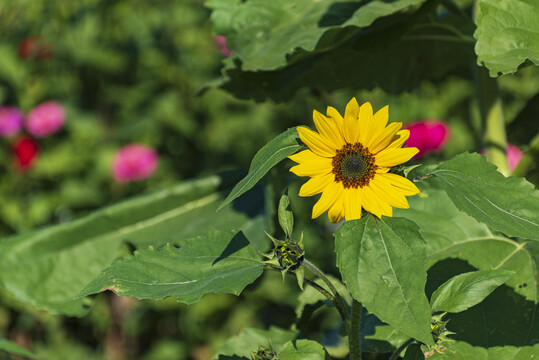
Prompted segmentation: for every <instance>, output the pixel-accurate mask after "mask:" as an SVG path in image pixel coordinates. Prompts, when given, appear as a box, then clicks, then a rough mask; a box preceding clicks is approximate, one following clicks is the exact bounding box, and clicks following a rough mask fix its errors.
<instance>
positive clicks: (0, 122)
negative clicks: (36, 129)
mask: <svg viewBox="0 0 539 360" xmlns="http://www.w3.org/2000/svg"><path fill="white" fill-rule="evenodd" d="M22 119H23V114H22V112H20V110H19V109H17V108H16V107H14V106H0V136H2V137H10V136H13V135H16V134H17V133H18V132H19V131H21V128H22Z"/></svg>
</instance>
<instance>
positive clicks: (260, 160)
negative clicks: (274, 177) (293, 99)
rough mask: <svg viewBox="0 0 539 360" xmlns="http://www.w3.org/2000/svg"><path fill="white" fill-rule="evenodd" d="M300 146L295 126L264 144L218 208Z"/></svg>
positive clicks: (242, 191)
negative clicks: (243, 175)
mask: <svg viewBox="0 0 539 360" xmlns="http://www.w3.org/2000/svg"><path fill="white" fill-rule="evenodd" d="M302 146H303V145H302V143H301V141H300V139H299V135H298V132H297V130H296V128H291V129H288V130H287V131H285V132H284V133H282V134H280V135H279V136H277V137H276V138H274V139H273V140H271V141H270V142H269V143H267V144H266V145H264V146H263V147H262V149H260V150H258V152H257V153H256V155H255V157H254V158H253V161H252V162H251V166H250V167H249V173H248V174H247V176H246V177H244V178H243V179H242V180H241V181H240V182H239V183H237V184H236V186H234V189H232V191H231V192H230V194H229V195H228V196H227V198H226V200H225V201H223V203H222V204H221V205H220V206H219V209H222V208H223V207H225V206H226V205H228V204H230V203H231V202H232V201H233V200H234V199H236V198H237V197H239V196H241V195H242V194H244V193H245V192H247V191H248V190H249V189H251V188H252V187H253V186H255V185H256V183H257V182H258V181H260V179H262V177H263V176H264V175H266V173H267V172H268V171H269V170H270V169H271V168H272V167H274V166H275V165H277V164H278V163H279V162H280V161H281V160H283V159H285V158H286V157H287V156H289V155H292V154H293V153H295V152H296V151H298V150H299V149H300V148H301V147H302Z"/></svg>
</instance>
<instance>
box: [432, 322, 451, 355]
mask: <svg viewBox="0 0 539 360" xmlns="http://www.w3.org/2000/svg"><path fill="white" fill-rule="evenodd" d="M445 314H447V313H443V314H439V315H433V316H432V317H431V320H430V329H431V330H430V332H431V334H432V337H433V339H434V342H435V343H436V344H435V345H434V346H429V347H428V348H429V351H428V352H432V353H434V352H439V353H442V352H443V351H444V350H445V349H446V347H445V346H444V345H443V344H444V343H448V342H453V341H455V340H453V339H450V338H448V336H449V335H453V334H455V333H454V332H451V331H449V330H447V329H446V325H447V323H448V322H449V320H445V321H444V320H442V319H443V317H444V316H445Z"/></svg>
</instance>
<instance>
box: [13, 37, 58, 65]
mask: <svg viewBox="0 0 539 360" xmlns="http://www.w3.org/2000/svg"><path fill="white" fill-rule="evenodd" d="M18 53H19V57H20V58H21V59H26V58H30V57H31V58H35V59H37V60H40V61H43V60H48V59H50V58H51V57H52V55H53V53H54V50H53V48H52V45H51V44H46V43H44V42H43V41H42V39H41V38H40V37H39V36H30V37H27V38H24V39H23V40H22V41H21V42H20V43H19V49H18Z"/></svg>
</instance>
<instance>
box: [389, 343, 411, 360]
mask: <svg viewBox="0 0 539 360" xmlns="http://www.w3.org/2000/svg"><path fill="white" fill-rule="evenodd" d="M414 341H415V340H414V339H413V338H410V339H408V340H406V341H405V342H404V343H403V344H402V345H401V346H399V348H398V349H397V350H395V352H394V353H393V354H391V357H390V358H389V360H397V359H398V358H399V356H400V354H401V352H402V351H403V350H404V349H406V348H407V347H408V345H410V344H411V343H413V342H414Z"/></svg>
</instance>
